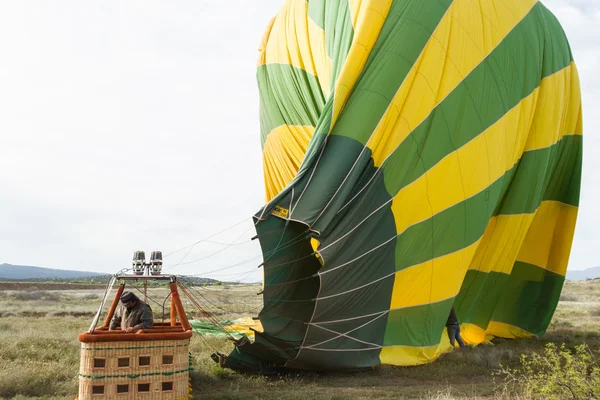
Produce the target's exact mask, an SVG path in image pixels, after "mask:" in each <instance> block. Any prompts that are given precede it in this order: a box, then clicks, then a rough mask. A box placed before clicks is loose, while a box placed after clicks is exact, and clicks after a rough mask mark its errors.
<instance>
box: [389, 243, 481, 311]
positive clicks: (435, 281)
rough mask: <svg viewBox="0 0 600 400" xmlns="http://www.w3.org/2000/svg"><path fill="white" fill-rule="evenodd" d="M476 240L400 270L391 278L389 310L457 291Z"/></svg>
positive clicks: (437, 298) (442, 296)
mask: <svg viewBox="0 0 600 400" xmlns="http://www.w3.org/2000/svg"><path fill="white" fill-rule="evenodd" d="M478 245H479V242H476V243H474V244H472V245H471V246H468V247H466V248H464V249H461V250H459V251H457V252H454V253H452V254H448V255H445V256H442V257H439V258H436V259H433V260H430V261H427V262H424V263H422V264H419V265H416V266H413V267H410V268H406V269H403V270H402V271H399V272H397V273H396V276H395V277H394V288H393V289H392V300H391V304H390V310H393V309H397V308H405V307H414V306H419V305H423V304H429V303H437V302H440V301H443V300H447V299H449V298H452V297H455V296H456V295H457V294H458V292H459V291H460V287H461V285H462V282H463V279H464V277H465V274H466V273H467V267H468V266H469V264H470V263H471V259H472V258H473V255H474V254H475V251H476V250H477V246H478Z"/></svg>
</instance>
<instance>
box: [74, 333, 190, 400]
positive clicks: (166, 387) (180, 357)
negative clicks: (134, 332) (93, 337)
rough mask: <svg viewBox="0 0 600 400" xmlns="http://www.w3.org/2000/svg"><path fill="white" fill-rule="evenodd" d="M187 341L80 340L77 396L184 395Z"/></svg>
mask: <svg viewBox="0 0 600 400" xmlns="http://www.w3.org/2000/svg"><path fill="white" fill-rule="evenodd" d="M189 344H190V340H189V339H185V340H154V341H118V342H95V343H85V342H83V343H81V361H80V367H79V400H90V399H92V400H100V399H119V400H130V399H131V400H136V399H148V400H173V399H181V400H183V399H187V398H188V393H189V391H188V390H189V388H188V386H189V370H190V364H189Z"/></svg>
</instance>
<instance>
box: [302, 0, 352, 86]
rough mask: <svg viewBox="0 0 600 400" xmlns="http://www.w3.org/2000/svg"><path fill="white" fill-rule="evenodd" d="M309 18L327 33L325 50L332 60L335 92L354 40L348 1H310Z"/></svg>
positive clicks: (332, 83) (332, 82)
mask: <svg viewBox="0 0 600 400" xmlns="http://www.w3.org/2000/svg"><path fill="white" fill-rule="evenodd" d="M308 16H309V17H310V19H312V20H313V21H314V22H315V24H316V25H317V26H319V27H320V28H321V29H323V30H324V31H325V48H326V51H327V56H329V58H331V60H332V71H331V89H332V90H333V88H334V86H335V82H336V80H337V78H338V76H339V75H340V71H341V70H342V68H343V67H344V63H345V62H346V57H347V56H348V52H349V50H350V46H351V45H352V39H353V38H354V27H353V26H352V17H351V15H350V8H349V5H348V0H310V1H309V2H308Z"/></svg>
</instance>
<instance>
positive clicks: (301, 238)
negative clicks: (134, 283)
mask: <svg viewBox="0 0 600 400" xmlns="http://www.w3.org/2000/svg"><path fill="white" fill-rule="evenodd" d="M305 234H306V232H303V233H301V234H300V235H298V236H296V237H295V238H293V239H290V240H289V241H288V242H285V243H284V246H281V248H280V249H279V250H283V249H287V248H288V247H290V246H292V245H294V244H296V243H299V242H301V241H303V240H305V239H306V237H301V236H305ZM277 251H278V249H275V250H272V251H268V252H266V254H270V257H272V256H273V255H274V254H275V253H276V252H277ZM262 256H263V254H258V255H256V256H254V257H252V258H249V259H246V260H244V261H240V262H239V263H236V264H232V265H230V266H237V265H241V264H245V263H246V262H250V261H253V260H256V259H258V258H260V257H262ZM205 258H208V257H203V258H199V259H196V260H191V261H186V262H184V263H181V264H179V265H187V264H192V263H195V262H198V261H202V260H203V259H205ZM176 266H177V265H173V266H171V267H170V268H169V269H172V268H174V267H176ZM226 268H229V266H227V267H225V268H222V269H226ZM220 270H221V269H218V270H215V271H220ZM198 275H199V274H196V275H189V276H198Z"/></svg>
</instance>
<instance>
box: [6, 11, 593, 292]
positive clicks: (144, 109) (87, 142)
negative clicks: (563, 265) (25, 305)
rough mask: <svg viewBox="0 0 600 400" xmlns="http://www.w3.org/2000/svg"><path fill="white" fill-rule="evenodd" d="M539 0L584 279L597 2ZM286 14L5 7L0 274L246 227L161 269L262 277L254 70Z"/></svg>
mask: <svg viewBox="0 0 600 400" xmlns="http://www.w3.org/2000/svg"><path fill="white" fill-rule="evenodd" d="M544 3H545V4H546V5H547V6H548V7H549V8H550V9H551V10H552V11H553V12H554V13H555V14H556V15H557V17H558V19H559V20H560V21H561V22H562V24H563V26H564V28H565V30H566V32H567V35H568V37H569V39H570V42H571V46H572V48H573V52H574V55H575V60H576V62H577V64H578V67H579V70H580V74H581V80H582V88H583V98H584V131H585V134H586V138H585V152H584V175H583V188H582V197H581V210H580V217H579V221H578V227H577V232H576V236H575V243H574V246H573V254H572V257H571V265H570V269H585V268H588V267H592V266H597V265H600V258H599V257H598V256H597V255H596V251H597V250H598V248H600V232H599V230H598V229H597V228H596V227H598V226H600V213H598V212H597V209H598V207H599V205H600V188H599V187H598V184H597V182H598V178H597V176H598V175H599V174H600V158H598V157H595V155H596V154H599V152H600V138H599V137H598V135H597V134H596V128H597V127H599V126H600V116H599V115H598V114H599V112H598V111H597V109H598V108H599V107H600V78H598V77H597V75H598V72H597V68H598V65H599V61H600V1H598V0H571V1H568V0H547V1H545V2H544ZM57 4H60V5H57ZM281 4H283V0H260V1H258V0H252V1H251V0H231V1H227V2H223V1H214V0H212V1H208V0H195V1H192V0H189V1H154V0H143V1H142V0H138V1H134V0H129V1H110V2H108V1H98V2H83V1H75V0H71V1H61V2H60V3H55V2H49V1H3V2H1V3H0V37H1V38H2V40H0V54H1V56H2V62H1V63H0V263H2V262H7V263H11V264H21V265H38V266H44V267H51V268H65V269H81V270H89V271H102V272H116V271H118V270H120V269H121V268H125V267H129V266H130V265H131V261H130V260H131V255H132V253H133V251H134V250H137V249H139V250H145V251H146V252H147V253H149V252H151V251H152V250H162V251H163V253H164V254H168V253H170V252H172V251H175V250H178V249H180V248H182V247H184V246H186V245H189V244H191V243H194V242H195V241H197V240H200V239H202V238H205V237H207V236H210V235H212V234H214V233H216V232H219V231H221V230H223V229H225V228H227V227H230V226H232V225H234V224H237V223H240V224H239V225H237V226H235V227H234V228H232V229H230V230H227V231H225V232H224V233H222V234H220V235H217V236H215V237H213V238H212V239H211V240H213V241H215V242H218V243H211V242H203V243H201V244H199V245H197V246H196V247H194V248H193V249H192V251H191V252H190V253H189V254H187V255H186V251H182V252H179V253H176V254H173V255H171V256H169V257H167V258H166V259H165V263H166V264H176V263H177V262H179V261H180V260H181V259H182V258H183V257H184V256H186V257H185V260H184V261H183V263H182V264H181V265H179V266H178V267H176V268H174V269H172V270H170V271H169V272H176V273H185V274H202V275H208V276H211V277H214V278H217V279H223V280H238V279H241V280H244V281H257V280H259V279H260V278H261V272H260V270H259V269H257V268H256V266H257V265H258V264H260V262H261V260H260V251H259V248H258V246H257V243H255V242H251V241H249V238H250V237H251V236H252V235H253V234H254V232H253V230H252V223H251V220H250V216H251V215H252V214H254V212H256V211H257V210H258V209H259V208H260V207H261V206H262V205H263V200H264V189H263V180H262V162H261V149H260V142H259V119H258V93H257V88H256V79H255V71H256V60H257V56H258V53H257V48H258V44H259V42H260V39H261V37H262V34H263V32H264V29H265V27H266V26H267V23H268V21H269V19H270V18H271V17H272V16H273V15H274V14H275V13H276V11H277V10H278V9H279V7H280V6H281ZM233 242H235V243H236V244H235V245H233V246H229V247H226V246H224V245H222V244H219V243H229V244H230V243H233ZM217 252H218V253H217ZM215 253H217V254H215ZM213 254H214V255H213ZM211 255H212V256H211ZM208 256H210V257H208ZM200 258H204V259H203V260H199V261H197V262H190V263H188V264H184V263H185V262H189V261H194V260H198V259H200ZM238 263H240V265H234V264H238ZM231 265H233V266H232V267H231V268H227V269H225V270H222V271H218V272H211V271H213V270H218V269H221V268H223V267H228V266H231ZM205 273H207V274H205Z"/></svg>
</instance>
